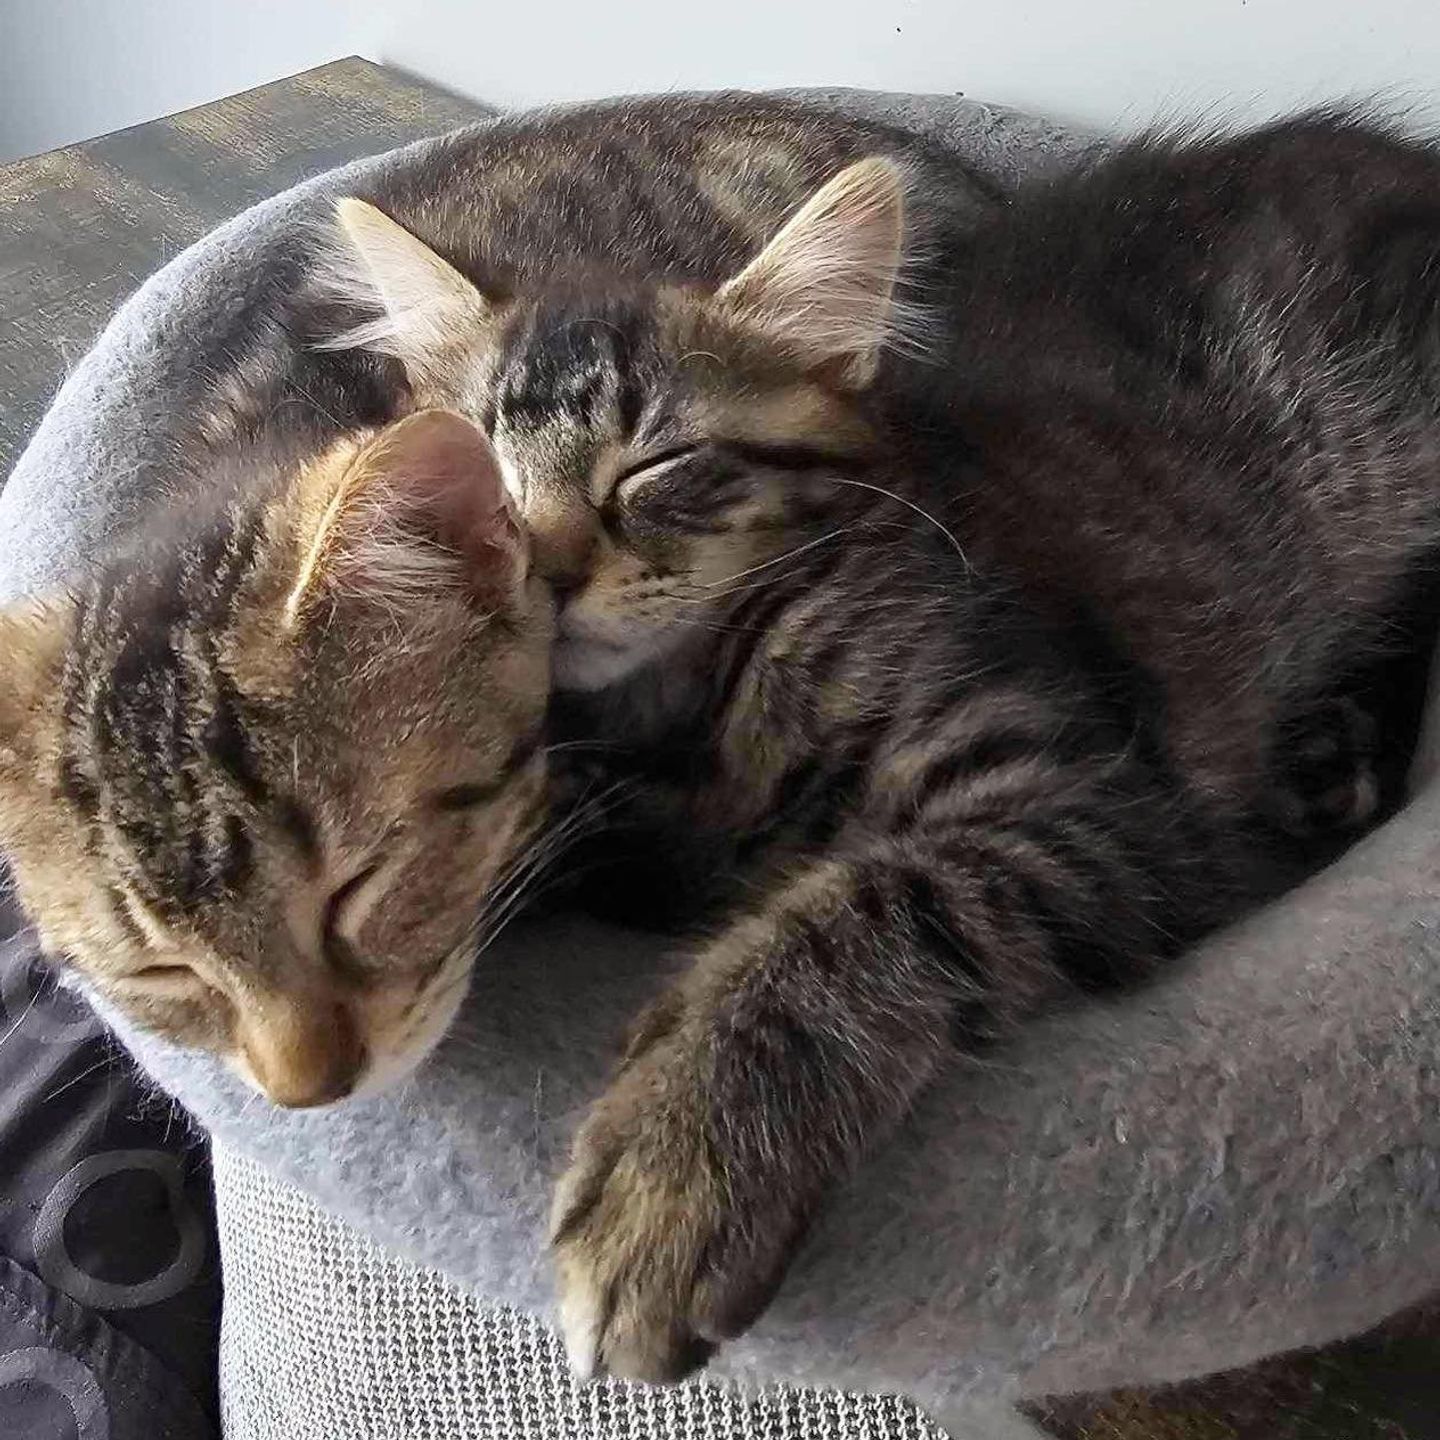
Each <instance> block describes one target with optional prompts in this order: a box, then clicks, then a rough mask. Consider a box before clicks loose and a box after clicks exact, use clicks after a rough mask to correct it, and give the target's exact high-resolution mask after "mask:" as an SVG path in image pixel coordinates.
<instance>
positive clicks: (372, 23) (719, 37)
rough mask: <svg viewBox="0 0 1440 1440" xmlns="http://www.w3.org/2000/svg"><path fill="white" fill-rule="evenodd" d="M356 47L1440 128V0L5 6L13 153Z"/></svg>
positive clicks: (639, 77)
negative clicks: (1314, 105) (1370, 109)
mask: <svg viewBox="0 0 1440 1440" xmlns="http://www.w3.org/2000/svg"><path fill="white" fill-rule="evenodd" d="M357 52H358V53H360V54H364V55H368V56H369V57H370V58H371V59H374V60H382V61H387V62H390V63H392V64H396V65H399V66H401V67H403V68H405V69H409V70H412V71H414V72H415V73H416V74H420V75H424V76H427V77H429V78H431V79H434V80H436V81H439V82H441V83H442V84H446V85H449V86H450V87H452V88H453V89H456V90H458V91H461V92H463V93H466V94H471V95H474V96H476V97H478V98H485V99H490V100H494V101H499V102H502V103H513V104H519V103H526V102H533V101H540V100H547V99H575V98H581V97H586V96H596V95H603V94H607V93H616V92H621V91H634V90H666V89H683V88H692V87H693V88H704V87H713V86H721V85H748V86H757V87H758V86H766V85H804V84H827V83H828V84H850V85H867V86H874V87H877V88H882V89H908V90H932V91H951V92H953V91H964V92H965V93H967V94H969V95H974V96H980V97H983V98H988V99H993V100H999V101H1005V102H1009V103H1011V104H1017V105H1023V106H1027V107H1030V108H1032V109H1039V110H1044V111H1047V112H1048V113H1050V114H1053V115H1056V116H1058V117H1060V118H1065V119H1071V120H1079V121H1085V122H1089V123H1091V124H1096V125H1102V126H1117V125H1119V126H1124V125H1133V124H1139V123H1144V122H1146V121H1148V120H1150V119H1153V118H1155V117H1156V115H1157V114H1171V115H1173V114H1190V113H1194V112H1195V111H1197V110H1205V111H1207V112H1209V113H1215V114H1240V115H1249V116H1255V115H1262V114H1270V113H1274V112H1276V111H1279V110H1284V109H1287V108H1291V107H1293V106H1296V105H1300V104H1305V103H1310V102H1313V101H1316V100H1320V99H1325V98H1329V97H1333V96H1335V95H1341V94H1343V95H1351V94H1357V93H1358V94H1368V93H1374V92H1377V91H1384V92H1387V93H1388V94H1390V95H1392V96H1394V97H1397V98H1399V99H1401V100H1403V101H1407V102H1411V103H1414V104H1415V105H1416V106H1417V108H1418V109H1419V111H1420V113H1421V114H1422V115H1424V116H1425V117H1426V118H1429V119H1432V120H1434V121H1435V122H1437V123H1440V3H1437V0H984V3H981V0H719V3H715V0H706V3H704V4H693V3H689V4H687V3H686V0H608V3H604V0H601V3H597V0H409V3H407V0H349V3H347V0H0V160H3V159H6V158H10V157H13V156H15V155H19V154H25V153H29V152H31V151H35V150H40V149H46V148H49V147H51V146H54V145H60V144H66V143H69V142H70V141H73V140H78V139H82V138H85V137H87V136H89V135H93V134H97V133H100V132H103V131H106V130H112V129H115V128H118V127H119V126H122V125H129V124H134V123H136V122H137V121H140V120H146V119H150V118H152V117H153V116H156V115H160V114H165V113H167V112H168V111H171V110H175V109H178V108H182V107H184V106H187V105H194V104H198V103H201V102H202V101H205V100H209V99H213V98H215V97H216V96H218V95H222V94H228V93H230V92H232V91H235V90H239V89H243V88H245V87H246V86H249V85H255V84H259V83H261V82H262V81H265V80H270V79H275V78H277V77H279V76H281V75H286V74H289V73H291V72H293V71H295V70H300V69H304V68H305V67H306V66H309V65H314V64H319V63H321V62H322V61H324V60H328V59H334V58H336V57H338V56H341V55H345V54H352V53H357Z"/></svg>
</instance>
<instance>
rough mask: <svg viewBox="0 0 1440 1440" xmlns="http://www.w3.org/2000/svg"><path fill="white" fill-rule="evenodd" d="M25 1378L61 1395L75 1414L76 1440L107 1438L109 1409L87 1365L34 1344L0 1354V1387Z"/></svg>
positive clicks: (57, 1351) (2, 1387)
mask: <svg viewBox="0 0 1440 1440" xmlns="http://www.w3.org/2000/svg"><path fill="white" fill-rule="evenodd" d="M27 1381H28V1382H30V1383H31V1384H36V1385H44V1386H46V1387H47V1388H48V1389H50V1390H53V1391H54V1392H55V1393H56V1394H57V1395H60V1396H62V1397H63V1398H64V1399H65V1401H66V1402H67V1403H68V1404H69V1406H70V1409H71V1411H72V1413H73V1414H74V1416H75V1429H76V1431H77V1433H78V1435H79V1440H110V1409H109V1406H107V1405H106V1403H105V1395H104V1392H103V1391H102V1390H101V1388H100V1382H99V1381H98V1380H97V1379H96V1378H95V1375H94V1373H93V1372H92V1371H91V1369H90V1367H89V1366H88V1365H86V1364H84V1363H83V1362H82V1361H79V1360H77V1359H76V1358H75V1357H74V1356H73V1355H66V1354H63V1353H62V1352H61V1351H59V1350H46V1349H44V1348H43V1347H42V1346H38V1345H37V1346H32V1347H29V1348H27V1349H24V1350H11V1351H9V1352H8V1353H6V1354H4V1355H0V1390H3V1389H4V1388H5V1387H6V1386H7V1385H21V1384H24V1383H25V1382H27Z"/></svg>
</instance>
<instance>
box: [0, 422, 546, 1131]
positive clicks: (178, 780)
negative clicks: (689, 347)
mask: <svg viewBox="0 0 1440 1440" xmlns="http://www.w3.org/2000/svg"><path fill="white" fill-rule="evenodd" d="M212 477H213V478H214V479H215V481H216V493H215V494H214V495H213V497H212V503H211V505H210V506H209V507H208V509H207V510H206V511H204V512H201V513H199V514H196V513H191V514H189V515H187V516H186V517H184V520H185V528H184V529H183V530H177V531H176V532H173V533H170V534H166V533H164V532H163V531H160V532H152V533H150V534H149V535H148V536H147V538H146V541H145V543H144V544H143V545H142V546H140V547H138V548H133V549H130V550H127V551H124V552H122V553H120V554H118V555H115V556H112V557H110V558H109V559H108V560H107V561H106V562H105V563H104V564H103V565H101V566H100V567H99V569H98V570H97V572H96V573H95V574H94V575H92V576H89V577H85V578H82V579H80V580H78V581H77V582H76V584H75V586H74V587H73V589H72V591H71V592H70V593H68V594H66V595H63V596H53V597H51V598H49V599H48V600H47V601H45V602H44V603H37V604H35V605H22V606H19V607H14V608H12V609H10V610H8V611H6V612H5V613H4V614H3V616H0V647H3V652H4V654H5V657H6V676H7V682H8V683H7V685H6V688H5V691H4V695H3V698H0V734H3V736H4V743H3V747H0V795H3V805H0V822H3V827H4V835H5V846H6V851H7V855H8V856H9V858H10V860H11V862H12V865H13V867H14V871H15V877H16V880H17V882H18V885H19V890H20V895H21V898H22V899H23V901H24V903H25V906H26V908H27V910H29V912H30V914H31V915H32V916H34V917H35V919H36V922H37V924H38V926H39V929H40V936H41V941H42V943H43V945H44V947H45V949H46V950H47V951H48V952H49V953H51V954H55V955H63V956H67V957H69V958H70V959H71V960H72V961H74V962H75V963H76V964H78V965H80V966H81V967H82V969H83V970H84V973H85V974H86V976H87V977H88V979H89V981H90V982H91V984H92V985H93V986H94V987H96V988H97V989H98V991H99V992H100V994H101V995H102V996H103V997H104V998H105V999H106V1000H108V1001H109V1002H110V1003H111V1004H115V1005H118V1006H120V1007H121V1008H122V1009H124V1010H125V1011H126V1012H127V1013H128V1014H129V1015H130V1016H131V1017H132V1018H133V1019H135V1020H136V1021H138V1022H139V1023H141V1024H142V1025H146V1026H148V1027H150V1028H152V1029H154V1030H157V1031H159V1032H160V1033H162V1034H165V1035H168V1036H169V1037H171V1038H172V1039H174V1040H176V1041H179V1042H180V1043H182V1044H187V1045H195V1046H203V1047H205V1048H208V1049H211V1050H214V1051H216V1052H218V1053H219V1054H222V1055H224V1056H225V1057H226V1058H227V1059H229V1060H230V1061H232V1063H233V1064H234V1065H235V1066H236V1068H237V1069H238V1070H239V1071H240V1073H241V1074H242V1075H244V1076H245V1078H246V1079H248V1080H249V1081H250V1082H251V1083H252V1084H253V1085H255V1087H256V1088H257V1089H259V1090H261V1091H263V1092H264V1093H265V1094H267V1095H269V1096H270V1097H271V1099H273V1100H274V1101H275V1102H276V1103H278V1104H282V1105H319V1104H324V1103H326V1102H327V1101H331V1100H335V1099H338V1098H340V1097H341V1096H343V1095H347V1094H349V1093H351V1092H352V1091H361V1092H363V1091H366V1090H372V1089H377V1088H379V1087H380V1086H382V1085H384V1084H386V1083H388V1082H389V1081H392V1080H394V1079H395V1078H397V1077H398V1076H399V1075H402V1074H404V1073H405V1072H406V1071H407V1070H408V1069H410V1068H412V1067H413V1065H414V1064H416V1063H417V1062H418V1061H419V1060H420V1059H421V1058H423V1056H424V1055H425V1054H426V1053H428V1051H429V1050H430V1049H431V1048H432V1047H433V1045H434V1044H435V1042H436V1041H437V1040H438V1039H439V1038H440V1035H441V1034H442V1033H443V1032H444V1030H445V1029H446V1028H447V1026H448V1025H449V1022H450V1020H451V1018H452V1017H453V1016H454V1013H455V1011H456V1009H457V1007H458V1006H459V1003H460V1000H461V998H462V997H463V995H464V990H465V985H466V982H467V981H468V979H469V975H470V969H471V960H472V945H471V943H470V941H471V937H472V933H473V928H474V920H475V915H476V912H477V911H478V909H479V907H480V905H481V902H482V901H483V899H484V898H485V896H486V893H487V891H488V890H489V888H490V887H491V886H492V885H493V884H495V883H498V881H499V879H500V877H501V874H502V872H503V868H504V864H505V862H506V860H507V858H508V856H509V855H510V854H511V853H512V852H514V851H517V850H521V849H523V847H524V844H525V842H526V839H527V837H528V836H529V835H530V834H531V833H533V831H534V829H535V827H536V825H537V824H538V823H539V821H540V819H541V817H542V813H543V802H544V798H545V755H544V750H543V747H542V745H541V729H542V725H543V722H544V718H545V707H546V702H547V700H548V696H549V690H550V684H549V661H550V642H551V637H552V630H553V621H554V606H553V603H552V601H551V598H550V591H549V589H548V587H547V586H546V585H545V584H544V583H543V582H542V581H541V580H540V579H539V577H538V576H537V575H536V574H535V573H534V572H533V570H532V568H531V566H530V564H529V552H528V545H527V542H526V540H525V537H524V534H523V532H522V531H521V530H520V528H519V527H518V525H517V524H516V521H515V517H514V513H513V508H512V507H511V505H510V503H509V501H508V500H507V498H506V495H505V492H504V489H503V486H502V485H501V482H500V475H499V470H498V468H497V467H496V464H495V459H494V455H493V452H492V451H491V449H490V446H489V444H488V442H487V441H486V439H485V437H484V435H483V434H482V433H481V432H480V431H479V430H477V429H476V428H475V426H474V425H473V424H471V423H470V422H469V421H467V420H464V419H462V418H461V417H460V416H458V415H453V414H447V413H445V412H443V411H434V410H431V411H422V412H420V413H417V414H415V415H412V416H410V417H409V418H407V419H405V420H402V421H399V422H398V423H396V424H394V425H391V426H389V427H387V428H385V429H383V430H381V431H380V432H379V433H377V434H374V435H356V436H351V437H347V438H345V439H343V440H341V441H338V442H336V443H335V444H334V445H333V446H330V447H327V449H326V450H325V451H324V452H323V453H322V454H321V455H320V456H318V457H317V458H316V459H315V460H314V461H313V462H312V463H310V464H308V465H305V466H303V467H301V468H300V469H299V470H298V471H296V472H285V471H281V472H278V473H277V472H273V471H271V470H270V469H269V468H268V467H264V468H263V469H262V470H261V471H260V472H258V473H257V472H255V471H254V469H253V467H251V466H248V465H246V466H238V467H235V471H234V473H231V474H228V475H222V474H220V473H219V472H212Z"/></svg>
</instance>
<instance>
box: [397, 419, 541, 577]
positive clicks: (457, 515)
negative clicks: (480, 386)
mask: <svg viewBox="0 0 1440 1440" xmlns="http://www.w3.org/2000/svg"><path fill="white" fill-rule="evenodd" d="M386 441H387V443H386V446H385V457H384V462H383V463H384V468H385V470H386V471H387V472H388V478H389V480H390V483H391V485H392V486H393V488H394V489H395V490H396V491H397V492H399V494H400V495H401V496H403V497H404V498H405V499H406V500H407V501H408V502H409V506H408V507H407V508H410V509H411V514H412V515H413V517H414V518H415V519H416V520H419V521H420V523H421V524H422V525H423V526H424V528H425V529H426V530H427V531H428V532H429V533H430V534H431V536H432V537H433V538H434V539H435V540H436V541H437V542H438V543H440V544H441V545H443V546H444V547H445V548H446V549H448V550H453V551H455V552H456V553H458V554H460V555H463V556H464V557H465V558H466V559H467V560H468V561H469V562H471V577H472V582H473V584H474V587H475V589H476V591H477V593H479V594H482V595H484V596H487V597H493V595H494V593H495V591H496V589H497V587H499V588H501V589H505V588H508V587H509V586H510V585H512V584H513V583H514V581H515V579H516V572H517V570H520V569H523V565H524V560H525V552H526V539H525V532H524V529H523V528H522V526H521V524H520V521H519V517H518V516H517V515H516V513H515V510H514V507H513V506H512V504H511V502H510V497H509V495H508V494H507V493H506V490H505V481H504V477H503V476H502V474H501V471H500V461H499V457H498V456H497V455H496V454H495V450H494V447H493V446H492V445H491V444H490V441H489V439H488V438H487V437H486V436H485V434H484V433H483V431H481V430H480V429H479V428H478V427H476V426H475V425H473V424H471V423H470V421H468V420H466V419H465V418H464V417H463V416H460V415H456V414H453V413H452V412H450V411H448V410H422V411H420V412H419V413H417V414H415V415H411V416H409V417H408V418H407V419H405V420H402V421H400V422H399V424H397V425H396V426H395V427H394V429H393V430H392V431H391V432H390V434H389V435H387V437H386Z"/></svg>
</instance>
